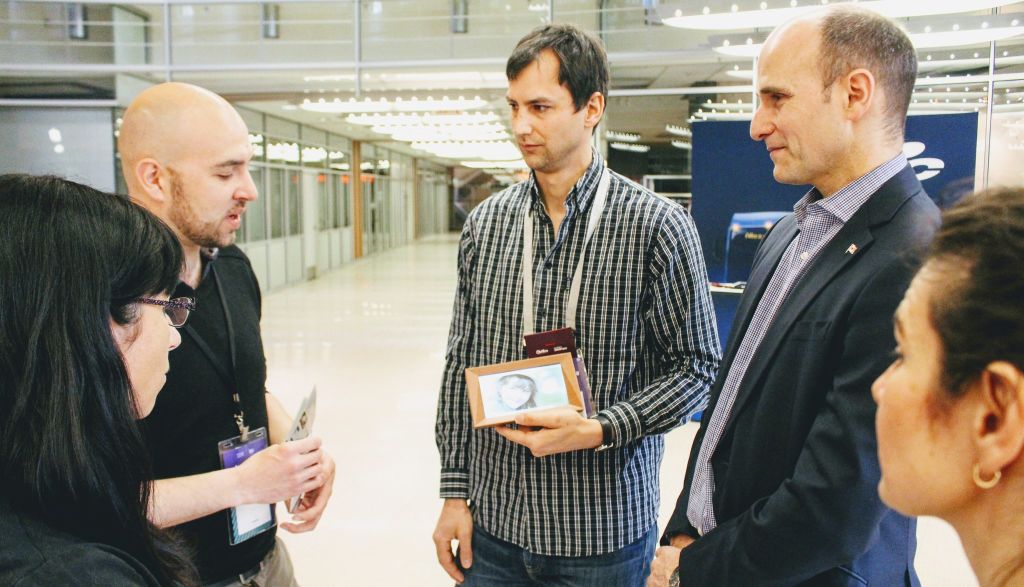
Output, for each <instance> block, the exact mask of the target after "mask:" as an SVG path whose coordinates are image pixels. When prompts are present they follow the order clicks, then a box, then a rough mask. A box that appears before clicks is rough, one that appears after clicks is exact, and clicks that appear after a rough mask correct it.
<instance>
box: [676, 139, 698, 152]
mask: <svg viewBox="0 0 1024 587" xmlns="http://www.w3.org/2000/svg"><path fill="white" fill-rule="evenodd" d="M672 146H673V147H675V148H677V149H683V150H686V151H692V150H693V143H687V142H686V141H672Z"/></svg>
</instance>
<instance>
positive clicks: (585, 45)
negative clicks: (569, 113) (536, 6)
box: [505, 24, 611, 112]
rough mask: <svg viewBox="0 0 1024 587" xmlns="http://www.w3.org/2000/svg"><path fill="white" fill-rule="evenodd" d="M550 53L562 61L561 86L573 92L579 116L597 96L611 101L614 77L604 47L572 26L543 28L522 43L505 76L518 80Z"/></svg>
mask: <svg viewBox="0 0 1024 587" xmlns="http://www.w3.org/2000/svg"><path fill="white" fill-rule="evenodd" d="M546 49H550V50H551V51H552V52H554V54H555V56H556V57H558V63H559V65H558V83H560V84H563V85H565V86H566V87H568V88H569V93H570V94H572V101H573V105H574V106H575V108H576V111H577V112H579V110H580V108H583V106H584V105H586V103H587V102H588V101H589V100H590V97H591V96H592V95H594V92H600V93H601V94H602V95H603V96H604V97H605V98H607V97H608V79H609V78H610V77H611V73H610V68H609V66H608V55H607V54H606V53H605V51H604V46H603V45H602V44H601V41H599V40H597V39H596V38H594V37H593V36H592V35H590V34H589V33H587V32H586V31H584V30H581V29H579V28H576V27H574V26H572V25H569V24H549V25H544V26H540V27H537V28H535V29H533V30H532V31H530V32H529V33H528V34H527V35H526V36H525V37H523V38H522V39H520V40H519V43H518V44H517V45H516V48H515V49H514V50H513V51H512V55H510V56H509V58H508V62H506V64H505V76H506V77H507V78H508V79H509V81H511V80H514V79H516V78H517V77H519V74H520V73H522V71H523V70H524V69H526V66H528V65H530V64H531V63H533V62H534V61H536V60H537V58H538V57H540V54H541V52H542V51H544V50H546Z"/></svg>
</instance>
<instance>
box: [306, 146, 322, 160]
mask: <svg viewBox="0 0 1024 587" xmlns="http://www.w3.org/2000/svg"><path fill="white" fill-rule="evenodd" d="M324 159H327V149H324V148H322V147H303V148H302V160H303V161H304V162H306V163H319V162H321V161H323V160H324Z"/></svg>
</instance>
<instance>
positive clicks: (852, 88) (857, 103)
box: [841, 68, 879, 121]
mask: <svg viewBox="0 0 1024 587" xmlns="http://www.w3.org/2000/svg"><path fill="white" fill-rule="evenodd" d="M841 79H842V86H843V89H844V90H845V98H846V100H845V104H843V106H844V109H845V110H846V112H847V118H849V119H850V120H851V121H858V120H860V119H861V118H863V117H864V116H865V115H866V114H867V113H868V111H870V110H871V105H872V103H874V102H875V101H876V100H878V99H879V96H878V95H877V90H878V86H877V84H876V83H875V76H874V75H873V74H872V73H871V72H870V71H868V70H866V69H863V68H861V69H854V70H853V71H851V72H850V73H848V74H846V76H845V77H843V78H841Z"/></svg>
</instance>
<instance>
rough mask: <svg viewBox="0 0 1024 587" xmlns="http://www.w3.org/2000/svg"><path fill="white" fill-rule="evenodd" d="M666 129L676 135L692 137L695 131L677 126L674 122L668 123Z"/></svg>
mask: <svg viewBox="0 0 1024 587" xmlns="http://www.w3.org/2000/svg"><path fill="white" fill-rule="evenodd" d="M665 131H666V132H668V133H669V134H673V135H676V136H677V137H692V136H693V131H691V130H690V129H688V128H684V127H682V126H676V125H674V124H666V125H665Z"/></svg>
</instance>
